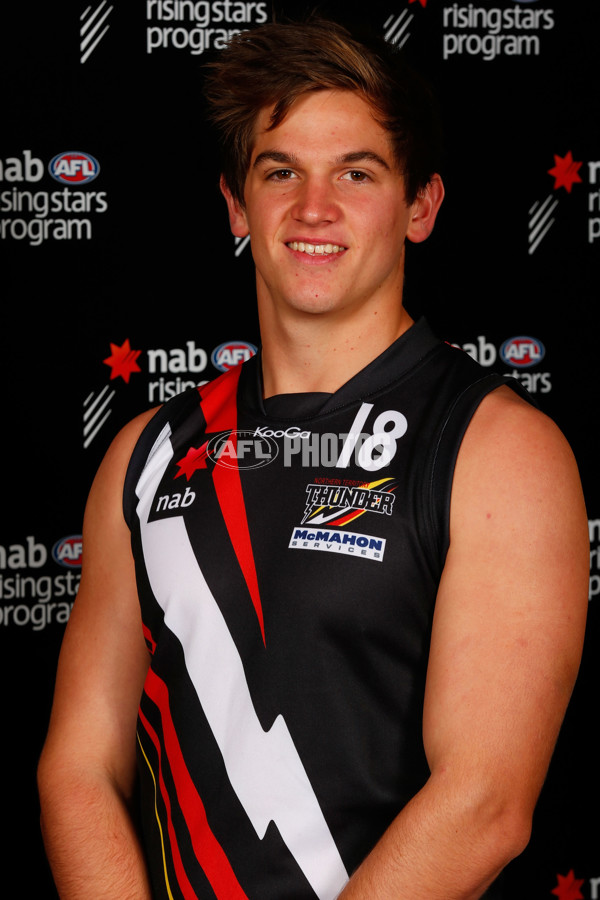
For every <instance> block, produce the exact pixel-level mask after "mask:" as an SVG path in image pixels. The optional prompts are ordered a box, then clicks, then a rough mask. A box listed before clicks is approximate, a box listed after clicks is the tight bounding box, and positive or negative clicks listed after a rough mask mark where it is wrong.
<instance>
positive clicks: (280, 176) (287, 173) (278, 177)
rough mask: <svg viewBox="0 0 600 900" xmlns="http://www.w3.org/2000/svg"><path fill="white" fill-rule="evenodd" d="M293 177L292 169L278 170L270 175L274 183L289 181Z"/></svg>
mask: <svg viewBox="0 0 600 900" xmlns="http://www.w3.org/2000/svg"><path fill="white" fill-rule="evenodd" d="M293 177H294V173H293V172H292V170H291V169H277V171H275V172H271V174H270V175H269V178H272V179H273V181H289V180H290V178H293Z"/></svg>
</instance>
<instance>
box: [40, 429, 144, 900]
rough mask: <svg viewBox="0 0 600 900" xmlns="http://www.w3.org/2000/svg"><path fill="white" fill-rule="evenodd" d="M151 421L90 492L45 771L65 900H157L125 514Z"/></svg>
mask: <svg viewBox="0 0 600 900" xmlns="http://www.w3.org/2000/svg"><path fill="white" fill-rule="evenodd" d="M148 418H149V414H146V415H144V416H143V417H139V418H138V419H137V420H134V422H132V423H130V425H129V426H127V427H126V428H125V429H124V430H123V431H122V432H121V434H120V435H119V436H118V437H117V438H116V439H115V441H114V442H113V445H112V446H111V448H110V449H109V451H108V453H107V455H106V457H105V459H104V461H103V463H102V465H101V466H100V468H99V470H98V474H97V476H96V479H95V481H94V484H93V486H92V490H91V491H90V496H89V499H88V503H87V507H86V513H85V520H84V529H83V547H84V562H83V570H82V580H81V586H80V589H79V592H78V595H77V598H76V601H75V604H74V607H73V612H72V615H71V618H70V621H69V624H68V626H67V629H66V632H65V637H64V641H63V646H62V648H61V654H60V660H59V666H58V673H57V680H56V689H55V696H54V703H53V708H52V714H51V720H50V727H49V731H48V736H47V739H46V743H45V745H44V749H43V751H42V756H41V759H40V764H39V769H38V784H39V792H40V803H41V822H42V833H43V837H44V843H45V846H46V852H47V855H48V859H49V862H50V865H51V868H52V872H53V875H54V879H55V882H56V886H57V889H58V892H59V895H60V897H61V898H63V900H87V898H90V900H91V898H93V900H101V898H107V900H108V898H110V900H114V898H116V897H118V898H119V900H134V898H135V900H144V898H150V897H151V893H150V889H149V885H148V879H147V875H146V868H145V863H144V860H143V856H142V852H141V848H140V845H139V842H138V838H137V835H136V832H135V829H134V827H133V823H132V820H131V818H130V815H129V803H130V800H131V795H132V791H133V786H134V780H135V740H136V738H135V731H136V720H137V709H138V704H139V699H140V696H141V691H142V686H143V682H144V678H145V675H146V671H147V668H148V652H147V650H146V647H145V643H144V640H143V635H142V627H141V619H140V610H139V603H138V599H137V593H136V588H135V579H134V570H133V559H132V556H131V550H130V539H129V531H128V528H127V526H126V524H125V521H124V519H123V513H122V489H123V479H124V474H125V470H126V466H127V462H128V460H129V456H130V453H131V449H132V446H133V443H134V441H135V439H136V438H137V436H138V434H139V432H140V430H141V427H142V426H143V424H144V423H145V421H146V420H147V419H148Z"/></svg>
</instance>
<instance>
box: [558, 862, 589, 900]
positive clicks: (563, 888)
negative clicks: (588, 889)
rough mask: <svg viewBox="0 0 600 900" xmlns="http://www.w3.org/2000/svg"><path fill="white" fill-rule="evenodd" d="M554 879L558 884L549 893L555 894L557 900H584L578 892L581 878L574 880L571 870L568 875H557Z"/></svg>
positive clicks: (581, 881) (581, 882)
mask: <svg viewBox="0 0 600 900" xmlns="http://www.w3.org/2000/svg"><path fill="white" fill-rule="evenodd" d="M556 878H557V880H558V884H557V885H556V887H555V888H554V890H553V891H551V893H552V894H556V896H557V897H558V898H559V900H584V898H583V894H582V893H581V891H580V890H579V888H580V887H581V886H582V884H583V878H575V873H574V872H573V869H571V871H570V872H569V874H568V875H557V876H556Z"/></svg>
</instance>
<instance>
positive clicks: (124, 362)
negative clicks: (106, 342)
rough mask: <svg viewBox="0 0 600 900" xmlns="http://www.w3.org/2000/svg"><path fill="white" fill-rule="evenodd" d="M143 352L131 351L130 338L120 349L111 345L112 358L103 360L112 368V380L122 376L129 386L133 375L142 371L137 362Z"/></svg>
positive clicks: (108, 357)
mask: <svg viewBox="0 0 600 900" xmlns="http://www.w3.org/2000/svg"><path fill="white" fill-rule="evenodd" d="M141 352H142V351H141V350H132V349H131V345H130V343H129V338H127V340H126V341H124V343H123V344H122V345H121V346H120V347H117V345H116V344H111V345H110V356H107V357H106V359H103V360H102V362H103V363H104V364H105V365H107V366H110V367H111V369H112V372H111V373H110V377H111V380H112V379H113V378H118V377H119V375H120V376H121V378H122V379H123V381H125V382H126V383H127V384H129V379H130V377H131V373H132V372H141V371H142V370H141V369H140V367H139V366H138V364H137V362H136V359H137V358H138V356H139V355H140V353H141Z"/></svg>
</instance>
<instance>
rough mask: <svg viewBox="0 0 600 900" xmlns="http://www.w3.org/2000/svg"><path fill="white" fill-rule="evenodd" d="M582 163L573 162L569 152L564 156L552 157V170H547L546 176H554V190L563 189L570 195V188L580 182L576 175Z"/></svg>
mask: <svg viewBox="0 0 600 900" xmlns="http://www.w3.org/2000/svg"><path fill="white" fill-rule="evenodd" d="M582 165H583V163H580V162H575V161H574V159H573V154H572V153H571V151H570V150H569V152H568V153H567V155H566V156H556V154H555V156H554V168H552V169H548V175H554V190H555V191H556V190H558V188H560V187H564V188H565V190H566V191H568V192H569V194H570V193H571V188H572V187H573V185H574V184H575V183H576V182H581V178H580V177H579V175H578V174H577V173H578V172H579V170H580V168H581V166H582Z"/></svg>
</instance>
